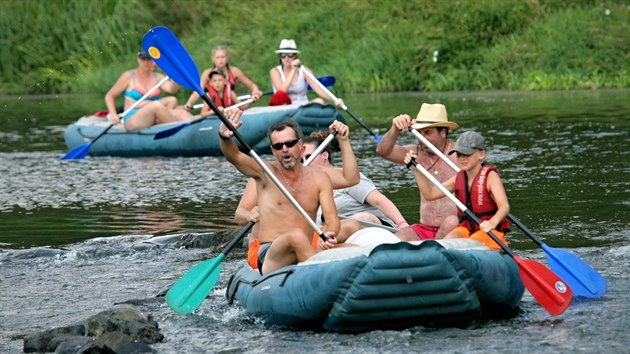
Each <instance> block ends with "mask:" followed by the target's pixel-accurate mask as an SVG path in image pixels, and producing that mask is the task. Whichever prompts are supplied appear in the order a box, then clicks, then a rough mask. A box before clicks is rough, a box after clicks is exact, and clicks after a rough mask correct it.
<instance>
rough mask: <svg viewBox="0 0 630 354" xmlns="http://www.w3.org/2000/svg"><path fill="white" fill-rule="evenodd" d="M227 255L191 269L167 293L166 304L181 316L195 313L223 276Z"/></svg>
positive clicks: (221, 255)
mask: <svg viewBox="0 0 630 354" xmlns="http://www.w3.org/2000/svg"><path fill="white" fill-rule="evenodd" d="M223 258H225V254H223V253H221V254H219V255H218V256H217V257H215V258H212V259H208V260H206V261H203V262H201V263H199V264H197V265H196V266H194V267H193V268H192V269H190V270H189V271H188V272H187V273H186V274H184V276H183V277H181V278H180V279H179V280H178V281H177V282H176V283H175V284H174V285H173V286H172V287H171V288H170V289H169V290H168V292H167V293H166V303H167V304H168V306H169V307H170V308H171V309H173V311H175V312H177V313H180V314H188V313H193V312H194V311H195V310H196V309H197V308H198V307H199V305H201V303H202V302H203V300H204V299H205V298H206V296H208V294H209V293H210V291H211V290H212V288H214V285H215V284H216V283H217V281H218V280H219V275H220V274H221V263H222V262H223Z"/></svg>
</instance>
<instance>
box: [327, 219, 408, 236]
mask: <svg viewBox="0 0 630 354" xmlns="http://www.w3.org/2000/svg"><path fill="white" fill-rule="evenodd" d="M339 219H347V220H354V221H356V222H358V223H359V224H361V225H364V226H370V227H379V228H381V229H384V230H387V231H389V232H391V233H396V232H398V229H397V228H395V227H391V226H387V225H383V224H375V223H371V222H369V221H363V220H358V219H353V218H351V217H350V216H347V215H339Z"/></svg>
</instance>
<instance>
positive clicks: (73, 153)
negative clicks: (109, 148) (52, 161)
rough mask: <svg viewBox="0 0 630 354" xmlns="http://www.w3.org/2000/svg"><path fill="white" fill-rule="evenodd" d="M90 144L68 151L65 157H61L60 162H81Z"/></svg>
mask: <svg viewBox="0 0 630 354" xmlns="http://www.w3.org/2000/svg"><path fill="white" fill-rule="evenodd" d="M91 145H92V142H91V141H90V142H89V143H85V144H82V145H79V146H75V147H74V148H72V149H71V150H70V151H68V152H67V153H66V154H65V155H63V156H61V160H81V159H84V158H85V157H86V156H87V154H88V151H89V150H90V146H91Z"/></svg>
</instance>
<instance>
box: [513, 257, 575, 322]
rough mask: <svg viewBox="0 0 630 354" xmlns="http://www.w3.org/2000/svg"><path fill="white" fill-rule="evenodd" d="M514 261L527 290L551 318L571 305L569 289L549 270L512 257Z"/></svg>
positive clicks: (538, 264)
mask: <svg viewBox="0 0 630 354" xmlns="http://www.w3.org/2000/svg"><path fill="white" fill-rule="evenodd" d="M514 261H515V262H516V264H518V272H519V274H520V275H521V280H522V281H523V284H525V287H526V288H527V290H529V292H530V293H531V294H532V296H533V297H534V299H536V300H537V301H538V303H539V304H540V305H541V306H542V307H543V308H544V309H545V310H547V312H549V313H550V314H551V315H552V316H557V315H559V314H561V313H563V312H564V311H565V310H566V309H567V308H568V307H569V305H571V299H572V298H573V292H572V291H571V288H570V287H569V285H567V284H566V283H565V282H564V281H563V280H562V279H560V277H558V276H557V275H556V274H555V273H554V272H552V271H551V270H550V269H549V268H547V267H545V266H544V265H542V264H540V263H538V262H536V261H532V260H529V259H526V260H523V259H521V258H520V257H518V256H514Z"/></svg>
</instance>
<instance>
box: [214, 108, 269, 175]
mask: <svg viewBox="0 0 630 354" xmlns="http://www.w3.org/2000/svg"><path fill="white" fill-rule="evenodd" d="M242 114H243V111H241V110H240V109H233V110H229V112H227V119H228V120H229V121H230V123H231V124H232V126H234V128H236V129H238V128H240V126H241V125H243V122H241V121H240V118H241V115H242ZM233 137H234V132H232V131H231V130H230V129H229V128H228V127H226V126H225V124H223V123H221V125H220V126H219V139H220V141H219V147H220V148H221V152H222V153H223V156H225V159H226V160H228V161H229V162H230V163H232V164H233V165H234V167H236V169H237V170H239V171H240V172H241V173H242V174H244V175H245V176H249V177H253V178H260V177H261V175H262V174H264V171H263V170H262V168H261V167H260V166H259V165H258V163H257V162H256V161H255V160H254V159H253V158H251V157H250V156H249V155H247V154H245V153H243V152H241V151H240V150H239V149H238V146H237V145H236V143H235V142H234V141H233V139H232V138H233Z"/></svg>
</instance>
